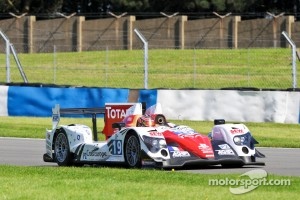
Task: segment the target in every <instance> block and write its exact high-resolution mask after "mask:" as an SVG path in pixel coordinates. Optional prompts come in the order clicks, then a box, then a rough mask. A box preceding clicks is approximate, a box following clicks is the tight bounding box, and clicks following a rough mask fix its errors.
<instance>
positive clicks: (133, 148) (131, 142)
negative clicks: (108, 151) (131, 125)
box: [124, 134, 142, 168]
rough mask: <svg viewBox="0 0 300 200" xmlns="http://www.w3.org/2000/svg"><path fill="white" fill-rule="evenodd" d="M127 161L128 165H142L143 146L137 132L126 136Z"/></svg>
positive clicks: (132, 166)
mask: <svg viewBox="0 0 300 200" xmlns="http://www.w3.org/2000/svg"><path fill="white" fill-rule="evenodd" d="M124 152H125V162H126V164H127V166H128V167H131V168H137V167H141V166H142V163H141V148H140V141H139V138H138V137H137V136H136V135H135V134H129V135H127V136H126V138H125V151H124Z"/></svg>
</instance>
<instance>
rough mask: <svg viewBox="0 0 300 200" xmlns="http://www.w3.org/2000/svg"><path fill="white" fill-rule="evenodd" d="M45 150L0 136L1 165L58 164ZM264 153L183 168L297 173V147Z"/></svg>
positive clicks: (41, 143) (42, 142) (38, 143)
mask: <svg viewBox="0 0 300 200" xmlns="http://www.w3.org/2000/svg"><path fill="white" fill-rule="evenodd" d="M44 149H45V140H43V139H23V138H4V137H0V165H17V166H55V167H56V166H57V165H56V164H55V163H45V162H44V161H43V159H42V156H43V154H44V151H45V150H44ZM258 149H259V151H260V152H262V153H263V154H265V155H266V158H264V159H259V160H258V161H264V162H265V163H266V165H265V166H244V167H242V168H226V169H224V168H222V167H221V166H213V167H211V166H210V167H204V168H203V167H202V168H200V169H199V168H198V169H185V170H176V171H186V172H190V173H203V174H204V173H205V174H226V173H237V174H243V173H245V172H248V171H250V170H253V169H258V168H259V169H264V170H266V172H267V173H268V174H277V175H284V176H300V149H292V148H258Z"/></svg>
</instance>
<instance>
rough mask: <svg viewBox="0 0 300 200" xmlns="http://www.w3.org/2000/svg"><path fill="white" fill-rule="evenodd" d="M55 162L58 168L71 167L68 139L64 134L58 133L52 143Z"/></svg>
mask: <svg viewBox="0 0 300 200" xmlns="http://www.w3.org/2000/svg"><path fill="white" fill-rule="evenodd" d="M54 155H55V161H56V163H57V164H58V165H59V166H70V165H71V153H70V147H69V141H68V137H67V135H66V133H65V132H63V131H60V132H59V133H58V134H57V136H56V138H55V141H54Z"/></svg>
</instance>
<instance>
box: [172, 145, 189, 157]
mask: <svg viewBox="0 0 300 200" xmlns="http://www.w3.org/2000/svg"><path fill="white" fill-rule="evenodd" d="M168 149H169V151H170V153H171V155H172V157H173V158H183V157H191V155H190V153H189V152H187V151H184V150H183V149H182V148H180V147H173V146H168Z"/></svg>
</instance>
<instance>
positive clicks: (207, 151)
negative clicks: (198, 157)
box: [198, 144, 213, 157]
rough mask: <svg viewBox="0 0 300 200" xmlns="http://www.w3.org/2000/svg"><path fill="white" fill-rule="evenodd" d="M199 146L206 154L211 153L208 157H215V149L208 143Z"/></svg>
mask: <svg viewBox="0 0 300 200" xmlns="http://www.w3.org/2000/svg"><path fill="white" fill-rule="evenodd" d="M198 148H199V149H200V150H201V151H202V152H203V153H205V154H211V155H207V156H206V157H213V150H212V148H211V147H210V146H208V145H207V144H199V146H198Z"/></svg>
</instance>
